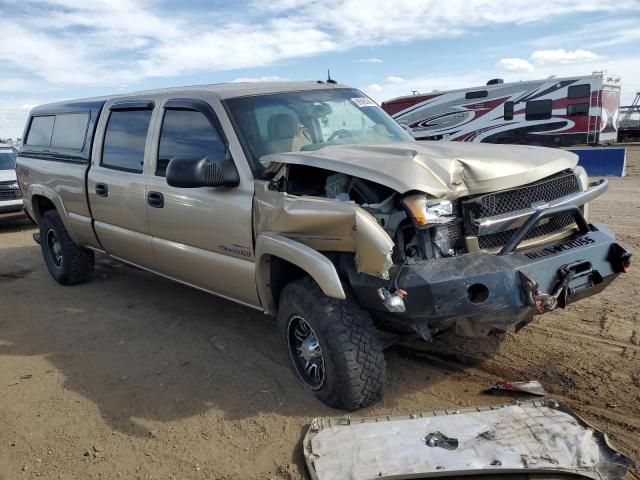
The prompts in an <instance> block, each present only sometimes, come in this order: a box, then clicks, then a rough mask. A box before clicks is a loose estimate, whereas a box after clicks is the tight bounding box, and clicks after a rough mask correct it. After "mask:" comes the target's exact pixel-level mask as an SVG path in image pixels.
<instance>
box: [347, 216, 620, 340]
mask: <svg viewBox="0 0 640 480" xmlns="http://www.w3.org/2000/svg"><path fill="white" fill-rule="evenodd" d="M583 220H584V219H583ZM584 226H586V227H587V228H588V230H584V229H581V233H580V234H578V235H576V236H573V237H570V238H568V239H563V240H562V241H559V242H557V243H552V244H548V245H545V246H543V247H536V248H532V249H528V250H520V251H515V247H514V249H513V251H510V252H506V253H503V254H498V255H493V254H489V253H485V252H478V253H471V254H466V255H462V256H459V257H449V258H441V259H437V260H432V261H428V262H421V263H416V264H412V265H406V266H405V267H404V268H403V269H402V271H401V272H400V274H399V275H398V271H397V270H396V271H395V272H394V271H391V272H390V275H391V276H392V278H394V275H398V287H399V288H400V289H402V290H404V291H406V292H407V295H406V297H404V304H405V307H406V311H405V312H404V313H394V314H392V316H393V317H394V318H395V319H397V320H399V321H402V322H405V323H409V324H410V325H411V326H413V327H414V328H416V330H417V331H418V332H419V333H421V334H422V335H423V337H425V338H428V336H429V332H430V331H432V330H434V329H436V330H440V329H446V328H451V327H455V328H456V329H457V330H458V331H459V332H460V333H462V334H465V335H470V336H481V335H487V334H489V333H491V331H494V330H500V331H506V330H508V329H510V328H512V327H513V326H519V325H524V324H526V323H527V322H529V321H530V320H531V319H532V318H533V316H534V315H536V314H538V313H543V312H545V311H550V310H552V309H554V308H556V307H560V308H562V307H564V306H565V305H567V304H569V303H571V302H574V301H577V300H580V299H582V298H585V297H588V296H591V295H594V294H596V293H598V292H600V291H602V290H603V289H604V288H605V287H606V286H607V285H609V283H611V281H612V280H613V279H615V278H616V277H617V276H618V275H619V274H620V273H622V272H623V271H625V269H626V268H628V266H629V258H630V254H629V253H628V252H627V251H626V250H625V249H624V248H623V247H621V246H620V245H619V244H618V243H616V241H615V237H614V235H613V234H612V233H611V232H610V231H609V230H608V229H607V228H606V227H604V226H603V225H598V224H594V225H586V223H585V224H584ZM516 246H517V245H516ZM505 248H506V247H505ZM504 250H505V249H503V251H504ZM501 253H502V252H501ZM625 265H626V266H625ZM350 280H351V286H352V288H353V290H354V292H355V295H356V297H357V298H358V300H359V301H360V303H361V305H362V306H363V307H364V308H366V309H368V310H370V311H372V312H379V313H381V314H386V316H389V315H391V314H389V312H388V311H387V310H386V309H385V307H384V305H383V304H382V302H381V301H380V299H379V298H378V295H377V293H376V290H377V288H380V287H381V286H384V287H388V286H389V285H388V284H389V282H382V281H380V280H379V279H376V278H374V277H370V276H367V275H361V274H355V273H353V274H352V275H351V278H350ZM554 294H555V295H556V297H555V298H551V297H552V296H553V295H554Z"/></svg>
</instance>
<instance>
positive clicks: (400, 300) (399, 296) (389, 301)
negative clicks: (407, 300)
mask: <svg viewBox="0 0 640 480" xmlns="http://www.w3.org/2000/svg"><path fill="white" fill-rule="evenodd" d="M378 296H379V297H380V300H382V304H383V305H384V306H385V308H386V309H387V310H389V311H390V312H392V313H404V312H406V311H407V307H406V306H405V304H404V297H406V296H407V292H406V291H405V290H403V289H401V288H396V289H395V290H394V291H393V293H392V292H390V291H389V290H387V289H386V288H385V287H380V288H379V289H378Z"/></svg>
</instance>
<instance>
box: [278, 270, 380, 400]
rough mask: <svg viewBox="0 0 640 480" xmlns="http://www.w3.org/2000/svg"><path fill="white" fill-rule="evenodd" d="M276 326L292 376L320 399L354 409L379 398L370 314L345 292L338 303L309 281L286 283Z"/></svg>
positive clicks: (376, 348)
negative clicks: (344, 297) (289, 362)
mask: <svg viewBox="0 0 640 480" xmlns="http://www.w3.org/2000/svg"><path fill="white" fill-rule="evenodd" d="M278 328H279V331H280V335H281V337H282V338H283V340H284V343H285V346H286V349H287V351H288V354H289V357H290V359H291V362H292V367H293V371H294V373H295V374H296V376H297V377H298V379H299V380H300V381H301V382H302V384H303V385H304V386H305V387H306V388H307V389H308V390H309V391H311V393H312V394H313V395H315V396H316V397H317V398H318V399H319V400H321V401H322V402H324V403H326V404H327V405H329V406H331V407H334V408H340V409H343V410H356V409H358V408H362V407H366V406H369V405H371V404H373V403H375V402H377V401H378V400H380V399H381V398H382V396H383V393H384V385H385V380H386V368H385V361H384V354H383V350H382V343H381V342H380V339H379V338H378V335H377V332H376V329H375V327H374V325H373V322H372V321H371V318H370V317H369V314H368V313H367V312H365V311H364V310H363V309H362V308H360V306H359V305H358V303H357V302H356V301H355V299H353V297H351V296H350V294H349V292H347V298H346V300H338V299H335V298H329V297H327V296H326V295H325V294H324V293H323V292H322V290H321V289H320V288H319V287H318V285H316V283H315V282H314V281H313V280H312V279H310V278H304V279H301V280H296V281H294V282H291V283H289V284H288V285H287V286H285V287H284V289H283V290H282V293H281V295H280V303H279V309H278Z"/></svg>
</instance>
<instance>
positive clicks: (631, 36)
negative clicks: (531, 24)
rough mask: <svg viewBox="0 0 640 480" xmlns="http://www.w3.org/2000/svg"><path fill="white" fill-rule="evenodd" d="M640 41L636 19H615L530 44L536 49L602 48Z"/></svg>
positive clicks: (540, 39)
mask: <svg viewBox="0 0 640 480" xmlns="http://www.w3.org/2000/svg"><path fill="white" fill-rule="evenodd" d="M639 41H640V29H638V19H637V17H636V18H633V15H631V18H616V19H610V20H597V21H594V22H590V23H585V24H584V25H582V27H580V28H578V29H575V30H572V31H571V35H567V34H566V33H565V34H561V35H547V36H545V37H541V38H538V39H536V40H533V41H532V42H530V44H531V45H532V46H534V47H538V48H554V47H556V46H557V45H564V46H572V47H573V46H575V47H579V48H587V49H589V48H603V47H611V46H615V45H622V44H629V43H633V42H639Z"/></svg>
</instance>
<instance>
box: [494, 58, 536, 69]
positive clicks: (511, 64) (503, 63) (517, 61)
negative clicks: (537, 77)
mask: <svg viewBox="0 0 640 480" xmlns="http://www.w3.org/2000/svg"><path fill="white" fill-rule="evenodd" d="M497 67H498V69H500V70H506V71H508V72H533V71H534V70H535V68H536V67H534V66H533V65H532V64H531V63H529V61H527V60H525V59H524V58H503V59H501V60H499V61H498V63H497Z"/></svg>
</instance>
